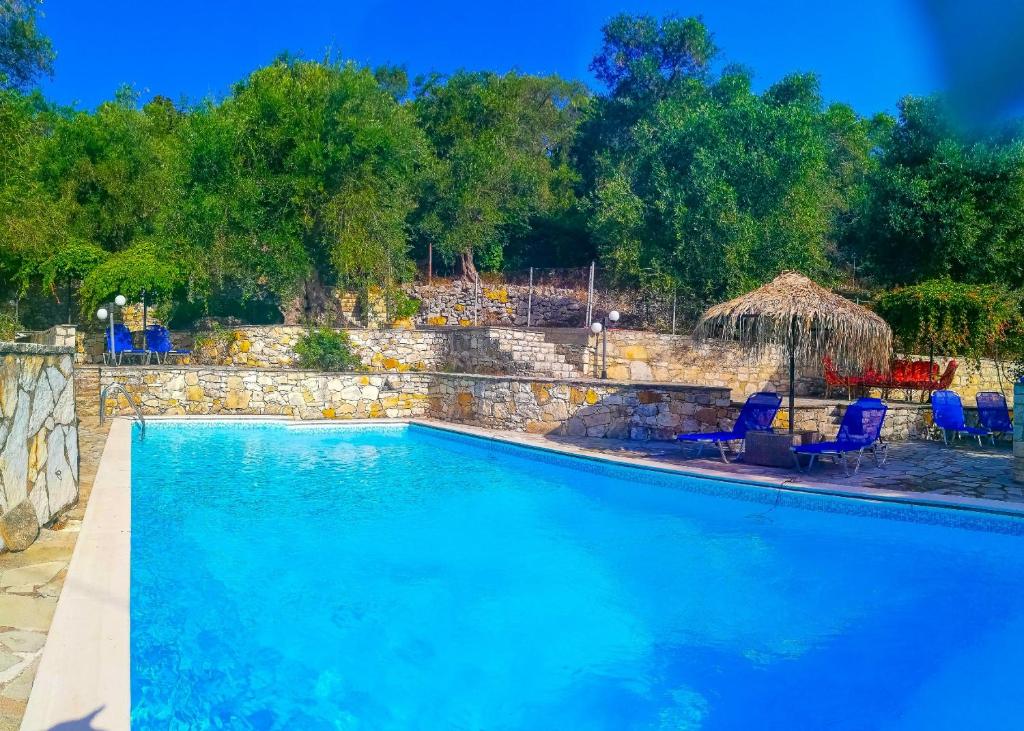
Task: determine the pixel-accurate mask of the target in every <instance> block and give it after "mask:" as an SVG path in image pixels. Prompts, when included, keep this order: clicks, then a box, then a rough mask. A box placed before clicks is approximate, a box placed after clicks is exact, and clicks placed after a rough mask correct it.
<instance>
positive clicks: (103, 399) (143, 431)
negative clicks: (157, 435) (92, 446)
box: [100, 381, 146, 439]
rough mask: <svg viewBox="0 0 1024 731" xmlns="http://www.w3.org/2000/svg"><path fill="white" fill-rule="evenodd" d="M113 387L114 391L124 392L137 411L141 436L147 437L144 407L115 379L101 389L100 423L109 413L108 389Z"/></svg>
mask: <svg viewBox="0 0 1024 731" xmlns="http://www.w3.org/2000/svg"><path fill="white" fill-rule="evenodd" d="M111 389H113V390H114V391H120V392H121V393H122V394H124V398H125V400H126V401H127V402H128V404H129V406H131V407H132V411H134V412H135V421H137V422H139V432H140V438H142V439H145V437H146V420H145V419H144V418H143V417H142V409H141V408H140V406H139V404H138V403H136V401H135V399H134V398H132V395H131V394H130V393H128V389H126V388H125V387H124V385H123V384H121V383H118V382H117V381H114V382H113V383H108V384H107V385H106V386H104V387H103V390H101V391H100V423H101V424H102V423H103V420H104V419H105V418H106V415H107V391H109V390H111Z"/></svg>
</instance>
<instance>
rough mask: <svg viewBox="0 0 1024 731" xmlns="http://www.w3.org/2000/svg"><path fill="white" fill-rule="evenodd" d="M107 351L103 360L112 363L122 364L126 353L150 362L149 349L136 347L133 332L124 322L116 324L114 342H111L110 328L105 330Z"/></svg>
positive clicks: (144, 361)
mask: <svg viewBox="0 0 1024 731" xmlns="http://www.w3.org/2000/svg"><path fill="white" fill-rule="evenodd" d="M105 333H106V334H105V337H104V340H105V343H106V346H107V349H106V351H105V352H104V353H103V362H104V363H109V364H110V365H121V361H122V360H124V357H125V356H126V355H136V356H138V357H139V358H140V359H141V360H142V362H143V363H149V351H147V350H146V349H144V348H136V347H135V344H134V343H133V342H132V333H131V330H129V329H128V326H127V325H125V324H124V323H121V322H119V323H116V324H115V325H114V342H113V343H111V342H110V328H107V329H106V331H105Z"/></svg>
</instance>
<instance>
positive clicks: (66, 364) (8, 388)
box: [0, 342, 78, 551]
mask: <svg viewBox="0 0 1024 731" xmlns="http://www.w3.org/2000/svg"><path fill="white" fill-rule="evenodd" d="M72 354H73V349H72V348H70V347H58V346H48V345H36V344H30V343H9V342H0V551H3V550H14V551H20V550H23V549H25V548H27V547H28V546H29V545H31V544H32V542H33V541H35V539H36V537H37V536H38V535H39V528H40V526H44V525H46V524H48V523H49V522H51V521H52V520H53V519H54V518H55V517H57V516H58V515H59V514H60V513H61V512H63V511H64V510H66V509H67V508H69V507H70V506H71V505H73V504H74V503H75V502H76V501H77V500H78V422H77V419H76V417H75V384H74V377H73V357H72Z"/></svg>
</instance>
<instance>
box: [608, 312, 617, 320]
mask: <svg viewBox="0 0 1024 731" xmlns="http://www.w3.org/2000/svg"><path fill="white" fill-rule="evenodd" d="M608 320H609V321H611V322H618V321H619V311H618V310H612V311H611V312H609V313H608Z"/></svg>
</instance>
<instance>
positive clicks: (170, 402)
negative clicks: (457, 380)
mask: <svg viewBox="0 0 1024 731" xmlns="http://www.w3.org/2000/svg"><path fill="white" fill-rule="evenodd" d="M115 380H116V381H118V382H120V383H122V384H124V386H125V388H126V389H127V390H128V392H129V393H131V394H132V396H133V397H135V398H136V399H137V400H138V402H139V403H140V404H141V407H142V412H143V414H146V415H167V416H181V415H186V414H189V415H202V416H208V415H232V414H249V415H261V416H278V415H281V416H292V417H297V418H300V419H345V418H348V419H364V418H378V417H381V418H383V417H387V418H411V417H415V416H423V415H424V414H425V413H426V410H427V405H428V404H427V380H428V377H427V376H425V375H420V374H401V375H399V374H393V375H385V374H355V373H316V372H312V371H295V370H274V369H242V368H174V367H159V368H120V369H104V370H103V371H102V372H101V374H100V383H101V384H102V385H103V386H106V385H107V384H109V383H112V382H113V381H115ZM129 408H130V407H129V405H128V403H127V402H126V401H125V399H124V397H123V396H118V397H117V398H116V399H115V398H114V397H113V396H111V397H108V403H107V412H108V413H114V412H116V413H129Z"/></svg>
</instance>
